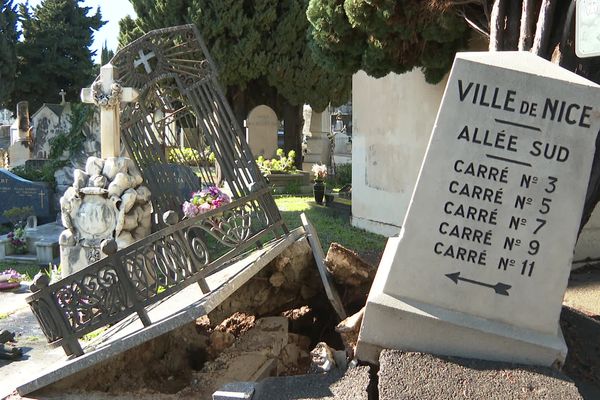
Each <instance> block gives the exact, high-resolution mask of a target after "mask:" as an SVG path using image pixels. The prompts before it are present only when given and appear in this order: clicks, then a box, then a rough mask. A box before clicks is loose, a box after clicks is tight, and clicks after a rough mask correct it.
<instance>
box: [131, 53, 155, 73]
mask: <svg viewBox="0 0 600 400" xmlns="http://www.w3.org/2000/svg"><path fill="white" fill-rule="evenodd" d="M138 54H139V55H140V58H138V59H137V60H135V61H134V62H133V68H137V67H139V66H140V65H142V64H144V69H145V70H146V73H147V74H149V73H150V72H152V67H151V66H150V63H149V62H148V61H150V60H151V59H153V58H154V57H156V54H154V52H153V51H151V52H150V53H148V54H144V50H140V51H138Z"/></svg>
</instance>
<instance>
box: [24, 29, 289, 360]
mask: <svg viewBox="0 0 600 400" xmlns="http://www.w3.org/2000/svg"><path fill="white" fill-rule="evenodd" d="M111 63H112V64H113V65H114V66H115V68H116V70H117V72H118V75H117V76H118V77H119V81H120V83H121V85H123V86H127V87H132V88H135V89H137V90H138V91H139V93H140V96H139V97H138V99H137V100H136V102H134V103H128V104H127V105H125V107H124V108H123V111H122V115H121V122H122V124H121V134H122V138H123V142H124V144H125V148H126V150H127V152H128V154H129V156H130V157H131V158H132V159H133V160H134V161H135V163H136V164H137V165H138V167H139V168H140V170H141V172H142V175H143V176H144V180H145V184H146V185H147V186H148V187H149V188H150V189H151V191H152V196H153V197H152V204H153V207H154V211H155V219H154V222H155V230H156V231H155V232H154V233H153V234H151V235H150V236H148V237H146V238H144V239H143V240H140V241H138V242H136V243H134V244H133V245H131V246H129V247H127V248H125V249H122V250H119V251H117V252H116V253H114V254H108V256H107V257H106V258H104V259H102V260H100V261H98V262H96V263H94V264H92V265H90V266H89V267H87V268H86V269H84V270H82V271H79V272H77V273H75V274H73V275H70V276H68V277H65V278H63V279H61V280H60V281H58V282H56V283H53V284H51V285H44V284H38V285H37V286H38V287H35V289H36V290H37V291H35V293H34V294H32V295H31V296H29V297H28V298H27V302H28V303H29V305H30V307H31V309H32V311H33V313H34V315H35V316H36V317H37V319H38V321H39V323H40V325H41V327H42V330H43V332H44V334H45V335H46V338H47V339H48V341H49V342H50V344H51V345H53V346H62V347H63V348H64V350H65V352H66V353H67V354H68V355H75V356H79V355H81V354H83V351H82V348H81V346H80V344H79V342H78V339H79V338H81V337H82V336H83V335H85V334H87V333H89V332H92V331H94V330H96V329H98V328H100V327H103V326H106V325H108V324H112V323H115V322H117V321H119V320H122V319H123V318H125V317H127V316H128V315H131V314H133V313H137V314H138V315H139V317H140V320H141V321H142V322H143V324H144V325H146V326H147V325H149V324H151V321H150V320H149V318H148V315H147V313H146V307H147V306H149V305H150V304H153V303H156V302H157V301H160V300H162V299H164V298H165V297H167V296H169V295H171V294H173V293H175V292H177V291H180V290H181V289H183V288H185V287H187V286H189V285H191V284H193V283H198V284H199V285H200V287H201V288H202V291H203V292H204V293H206V292H207V291H208V290H209V289H208V286H207V285H206V281H205V278H206V277H207V276H209V275H210V274H212V273H215V272H216V271H218V270H220V269H222V268H223V267H226V266H227V265H229V264H230V263H231V262H232V261H234V260H235V259H236V258H239V257H242V256H243V255H244V254H246V253H247V252H249V251H251V250H253V249H255V248H256V247H260V246H261V243H264V242H265V241H268V240H271V239H274V238H278V237H280V236H281V235H286V234H288V230H287V228H286V226H285V225H284V224H283V222H282V219H281V216H280V214H279V211H278V209H277V207H276V205H275V202H274V200H273V198H272V196H271V194H270V191H269V189H268V187H267V185H266V182H265V181H264V178H263V177H262V175H261V174H260V172H259V170H258V168H257V166H256V163H255V161H254V159H253V156H252V153H251V151H250V149H249V147H248V144H247V143H246V141H245V138H244V135H243V132H242V130H241V128H240V126H239V124H238V123H237V121H236V120H235V117H234V115H233V113H232V111H231V108H230V107H229V105H228V103H227V101H226V99H225V96H224V94H223V91H222V89H221V88H220V86H219V84H218V82H217V70H216V68H215V65H214V63H213V61H212V60H211V58H210V55H209V53H208V51H207V49H206V46H205V45H204V43H203V41H202V39H201V37H200V35H199V33H198V31H197V29H196V28H195V27H194V26H193V25H185V26H179V27H173V28H167V29H160V30H156V31H152V32H150V33H148V34H146V35H144V36H143V37H141V38H140V39H138V40H136V41H134V42H132V43H131V44H130V45H128V46H127V47H125V48H123V49H122V50H120V51H119V52H118V53H117V54H116V55H115V57H114V58H113V59H112V60H111ZM213 158H214V161H215V163H213V161H212V160H213ZM221 179H222V180H223V181H224V182H225V184H226V186H227V187H228V188H229V190H230V191H231V193H232V195H233V196H232V198H233V201H232V202H231V203H230V204H228V205H226V206H223V207H220V208H218V209H216V210H212V211H210V212H207V213H205V214H201V215H199V216H197V217H194V218H190V219H185V220H183V221H182V222H179V223H175V224H172V225H170V226H168V225H167V224H165V223H163V221H162V220H161V219H159V218H158V216H159V215H162V214H163V213H164V212H166V211H169V210H172V211H177V212H178V213H179V214H180V215H181V205H182V203H183V201H185V200H187V199H188V198H189V196H190V194H191V193H190V192H191V191H192V190H197V189H199V188H200V186H206V185H214V184H217V183H218V182H219V181H220V180H221Z"/></svg>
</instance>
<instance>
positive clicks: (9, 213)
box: [2, 206, 33, 227]
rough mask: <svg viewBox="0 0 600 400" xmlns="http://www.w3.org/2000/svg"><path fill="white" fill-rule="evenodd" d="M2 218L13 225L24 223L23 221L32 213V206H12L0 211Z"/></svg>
mask: <svg viewBox="0 0 600 400" xmlns="http://www.w3.org/2000/svg"><path fill="white" fill-rule="evenodd" d="M2 215H3V216H4V218H6V219H7V220H8V221H9V222H10V223H11V224H12V226H13V227H16V226H20V225H25V224H24V221H25V220H26V219H27V217H29V216H30V215H33V208H32V207H30V206H27V207H12V208H9V209H8V210H6V211H4V212H3V213H2Z"/></svg>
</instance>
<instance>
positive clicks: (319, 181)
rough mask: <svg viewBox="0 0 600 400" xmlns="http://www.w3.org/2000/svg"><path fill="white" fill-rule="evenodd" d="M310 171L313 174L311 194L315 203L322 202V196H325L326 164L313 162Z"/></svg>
mask: <svg viewBox="0 0 600 400" xmlns="http://www.w3.org/2000/svg"><path fill="white" fill-rule="evenodd" d="M312 173H313V174H314V175H315V184H314V185H313V195H314V196H315V202H316V203H317V204H323V196H325V183H324V182H323V181H324V180H325V178H326V177H327V166H326V165H321V164H315V165H313V167H312Z"/></svg>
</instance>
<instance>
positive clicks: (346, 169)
mask: <svg viewBox="0 0 600 400" xmlns="http://www.w3.org/2000/svg"><path fill="white" fill-rule="evenodd" d="M328 183H330V184H332V185H333V186H336V187H342V186H344V185H348V184H352V164H350V163H348V164H338V165H336V166H335V175H334V176H332V177H330V179H328Z"/></svg>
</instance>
